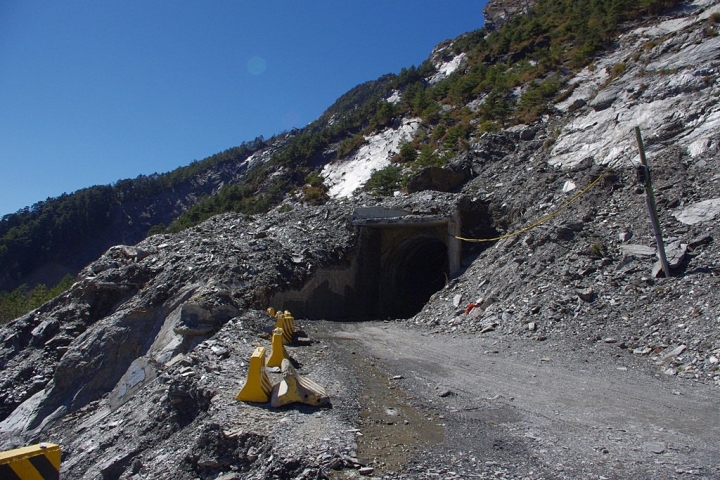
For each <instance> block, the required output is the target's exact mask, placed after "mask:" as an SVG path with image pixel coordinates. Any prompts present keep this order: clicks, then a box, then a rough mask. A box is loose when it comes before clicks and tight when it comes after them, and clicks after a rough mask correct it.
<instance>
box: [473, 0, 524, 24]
mask: <svg viewBox="0 0 720 480" xmlns="http://www.w3.org/2000/svg"><path fill="white" fill-rule="evenodd" d="M535 3H536V2H535V0H490V1H489V2H488V3H487V5H485V9H484V10H483V14H484V15H485V28H486V29H488V31H493V30H497V29H498V28H500V27H502V26H503V25H505V24H506V23H507V22H509V21H510V20H511V19H512V17H514V16H516V15H522V14H525V13H527V12H528V11H530V8H532V6H533V5H535Z"/></svg>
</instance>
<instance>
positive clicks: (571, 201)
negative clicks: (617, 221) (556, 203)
mask: <svg viewBox="0 0 720 480" xmlns="http://www.w3.org/2000/svg"><path fill="white" fill-rule="evenodd" d="M611 170H612V169H611V168H608V169H606V170H605V171H604V172H603V173H601V174H600V176H599V177H598V178H596V179H595V180H594V181H593V182H592V183H591V184H590V185H588V186H587V187H585V188H584V189H583V190H582V191H581V192H580V193H578V194H577V195H575V196H574V197H572V198H571V199H570V200H569V201H568V202H567V203H565V204H564V205H562V206H561V207H560V208H558V209H557V210H555V211H554V212H552V213H550V214H549V215H546V216H544V217H542V218H541V219H540V220H538V221H537V222H535V223H533V224H532V225H530V226H528V227H525V228H522V229H520V230H518V231H516V232H512V233H507V234H505V235H502V236H500V237H495V238H463V237H458V236H454V237H455V238H457V239H458V240H463V241H465V242H478V243H479V242H496V241H498V240H504V239H506V238H510V237H514V236H516V235H520V234H522V233H525V232H527V231H528V230H532V229H533V228H535V227H537V226H539V225H541V224H543V223H545V222H547V221H548V220H550V219H551V218H553V217H555V216H556V215H557V214H558V213H560V212H561V211H563V210H565V209H566V208H568V207H569V206H570V205H572V204H573V203H574V202H575V201H576V200H577V199H578V198H580V197H582V196H583V195H585V193H587V191H588V190H590V189H591V188H592V187H594V186H595V184H596V183H598V182H599V181H600V180H601V179H602V178H603V177H604V176H605V175H607V174H608V173H609V172H610V171H611Z"/></svg>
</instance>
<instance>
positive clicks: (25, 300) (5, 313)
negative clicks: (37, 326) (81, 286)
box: [0, 275, 75, 325]
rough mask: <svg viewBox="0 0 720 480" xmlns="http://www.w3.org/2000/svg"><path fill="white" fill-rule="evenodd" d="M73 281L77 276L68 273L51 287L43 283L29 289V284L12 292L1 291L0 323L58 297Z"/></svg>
mask: <svg viewBox="0 0 720 480" xmlns="http://www.w3.org/2000/svg"><path fill="white" fill-rule="evenodd" d="M73 283H75V278H74V277H73V276H72V275H66V276H65V277H64V278H63V279H62V280H60V283H58V284H57V285H55V286H54V287H52V288H49V289H48V288H47V287H46V286H45V285H43V284H40V285H36V286H35V288H33V289H32V290H29V289H28V287H27V285H20V286H19V287H18V288H16V289H15V290H13V291H12V292H10V293H7V292H0V325H2V324H4V323H7V322H9V321H10V320H13V319H15V318H18V317H21V316H23V315H25V314H26V313H27V312H29V311H31V310H34V309H36V308H37V307H39V306H40V305H42V304H43V303H45V302H47V301H48V300H51V299H53V298H55V297H57V296H58V295H60V294H61V293H62V292H64V291H65V290H67V289H68V288H70V287H71V286H72V284H73Z"/></svg>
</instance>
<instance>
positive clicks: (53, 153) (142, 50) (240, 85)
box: [0, 0, 487, 216]
mask: <svg viewBox="0 0 720 480" xmlns="http://www.w3.org/2000/svg"><path fill="white" fill-rule="evenodd" d="M485 3H487V2H486V1H485V0H443V1H442V2H440V1H437V2H429V1H423V0H420V1H418V0H387V1H382V2H381V1H377V0H369V1H368V0H366V1H362V2H360V1H354V2H342V1H337V0H332V1H331V0H317V1H316V0H311V1H309V2H291V1H277V2H268V1H259V0H235V1H230V0H225V1H220V0H212V1H207V2H201V1H196V0H173V1H171V0H167V1H160V0H124V1H109V0H103V1H95V0H69V1H64V2H46V1H39V0H3V1H2V2H0V216H2V215H4V214H7V213H14V212H16V211H17V210H18V209H20V208H23V207H25V206H30V205H32V204H34V203H36V202H38V201H41V200H45V199H47V198H48V197H55V196H58V195H61V194H62V193H65V192H67V193H70V192H73V191H75V190H77V189H80V188H84V187H89V186H92V185H104V184H111V183H114V182H115V181H117V180H120V179H124V178H134V177H136V176H138V175H140V174H144V175H147V174H152V173H155V172H157V173H163V172H167V171H170V170H173V169H174V168H177V167H179V166H183V165H187V164H189V163H190V162H192V161H193V160H201V159H203V158H205V157H208V156H210V155H212V154H214V153H217V152H220V151H222V150H225V149H227V148H230V147H233V146H236V145H239V144H240V143H242V142H243V141H249V140H252V139H253V138H255V137H257V136H258V135H262V136H264V137H266V138H268V137H271V136H272V135H274V134H277V133H280V132H282V131H284V130H289V129H291V128H294V127H302V126H304V125H306V124H308V123H309V122H311V121H312V120H314V119H316V118H317V117H318V116H320V114H321V113H322V112H323V111H324V110H325V109H326V108H327V107H329V106H330V105H331V104H332V103H333V102H334V100H335V99H337V98H338V97H339V96H340V95H342V94H343V93H345V92H346V91H348V90H349V89H350V88H352V87H354V86H355V85H358V84H360V83H362V82H365V81H368V80H374V79H376V78H378V77H379V76H381V75H383V74H386V73H398V72H399V71H400V69H401V68H403V67H409V66H411V65H419V64H420V63H421V62H422V61H423V60H425V59H426V58H427V57H428V55H429V54H430V52H431V51H432V49H433V48H434V47H435V45H437V44H438V43H440V42H441V41H443V40H445V39H448V38H454V37H456V36H458V35H460V34H461V33H464V32H468V31H472V30H475V29H478V28H480V27H481V26H482V25H483V16H482V9H483V8H484V6H485Z"/></svg>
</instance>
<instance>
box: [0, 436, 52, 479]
mask: <svg viewBox="0 0 720 480" xmlns="http://www.w3.org/2000/svg"><path fill="white" fill-rule="evenodd" d="M60 456H61V455H60V445H57V444H55V443H41V444H39V445H30V446H29V447H22V448H16V449H15V450H8V451H5V452H0V478H2V479H13V480H15V479H19V480H59V478H60Z"/></svg>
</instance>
